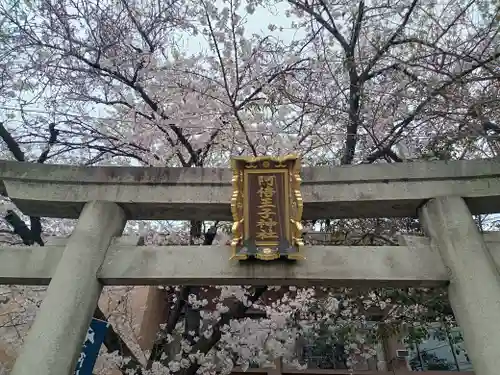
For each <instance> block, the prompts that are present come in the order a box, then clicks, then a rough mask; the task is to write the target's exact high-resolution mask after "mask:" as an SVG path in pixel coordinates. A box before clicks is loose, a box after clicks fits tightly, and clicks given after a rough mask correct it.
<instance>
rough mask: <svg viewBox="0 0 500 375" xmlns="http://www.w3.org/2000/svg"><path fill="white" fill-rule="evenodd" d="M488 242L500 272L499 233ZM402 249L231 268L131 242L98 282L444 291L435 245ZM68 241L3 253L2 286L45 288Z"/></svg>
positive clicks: (201, 254) (323, 249) (187, 249)
mask: <svg viewBox="0 0 500 375" xmlns="http://www.w3.org/2000/svg"><path fill="white" fill-rule="evenodd" d="M484 239H485V242H486V244H487V245H488V248H489V250H490V252H491V255H492V257H493V259H494V261H495V263H496V264H497V267H498V268H499V270H500V232H487V233H485V234H484ZM399 242H400V243H401V244H403V245H402V246H306V247H305V249H304V255H305V256H306V258H307V259H306V260H304V261H299V262H297V263H295V264H293V263H287V262H279V261H273V262H261V261H255V262H251V261H248V262H237V261H229V257H230V250H229V249H228V247H227V246H134V245H132V243H136V240H134V241H129V240H128V237H123V238H120V239H118V240H116V241H115V242H114V243H113V244H112V245H111V247H110V249H109V250H108V254H107V256H106V258H105V261H104V263H103V264H102V266H101V268H100V272H99V275H98V277H99V278H100V279H101V281H102V282H103V283H104V284H106V285H178V284H184V285H297V286H307V285H324V286H346V287H356V286H361V287H383V286H393V287H409V286H413V287H417V286H427V287H432V286H439V285H444V284H445V283H447V281H448V276H447V273H446V270H445V268H444V266H443V264H442V262H441V258H440V257H439V255H438V254H437V253H436V252H435V250H433V248H432V247H431V246H430V243H429V239H428V238H425V237H417V236H402V237H401V238H400V239H399ZM64 245H65V241H64V240H56V241H51V242H49V244H48V246H44V247H35V246H4V247H0V284H24V285H46V284H48V283H49V282H50V279H51V278H52V275H53V274H54V272H55V269H56V267H57V264H58V262H59V259H60V258H61V255H62V252H63V250H64Z"/></svg>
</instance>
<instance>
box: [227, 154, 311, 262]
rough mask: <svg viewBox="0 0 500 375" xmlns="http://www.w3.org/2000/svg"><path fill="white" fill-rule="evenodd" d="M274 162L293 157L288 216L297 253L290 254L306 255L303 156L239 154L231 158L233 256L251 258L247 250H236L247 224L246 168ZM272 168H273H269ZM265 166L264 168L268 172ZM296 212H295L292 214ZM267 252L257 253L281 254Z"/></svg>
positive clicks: (263, 256) (268, 256)
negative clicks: (301, 157) (244, 183)
mask: <svg viewBox="0 0 500 375" xmlns="http://www.w3.org/2000/svg"><path fill="white" fill-rule="evenodd" d="M265 161H269V162H273V163H277V164H286V163H287V162H290V161H293V164H292V168H290V169H289V179H290V180H289V187H290V189H289V196H290V201H291V202H290V205H289V207H288V212H289V215H290V217H289V220H290V223H291V224H292V225H291V226H290V232H291V240H292V245H294V246H296V247H297V249H298V252H297V253H295V254H290V255H289V256H288V258H289V259H295V260H302V259H305V257H304V256H303V255H302V254H301V249H302V247H303V246H304V241H303V240H302V230H303V228H302V224H301V220H302V212H303V209H304V204H303V200H302V194H301V192H300V185H301V183H302V179H301V177H300V167H301V165H300V159H299V157H298V156H297V155H293V154H292V155H286V156H278V157H274V156H250V157H247V156H240V157H233V158H232V159H231V168H232V171H233V177H232V186H233V194H232V196H231V213H232V215H233V226H232V236H233V239H232V241H231V249H232V257H231V259H238V260H245V259H248V255H246V254H237V247H238V245H239V244H240V243H241V242H242V241H243V226H244V220H245V219H244V215H243V213H242V212H243V206H244V185H243V179H244V174H245V170H248V169H253V168H257V166H256V165H254V164H255V163H257V162H265ZM283 166H284V165H283ZM270 170H271V169H270ZM265 171H266V170H265V169H264V170H263V172H264V173H265ZM292 212H294V214H292ZM265 250H266V249H264V252H263V253H262V254H259V255H258V258H259V259H262V260H273V259H277V258H279V256H280V255H279V254H276V253H267V254H266V252H265Z"/></svg>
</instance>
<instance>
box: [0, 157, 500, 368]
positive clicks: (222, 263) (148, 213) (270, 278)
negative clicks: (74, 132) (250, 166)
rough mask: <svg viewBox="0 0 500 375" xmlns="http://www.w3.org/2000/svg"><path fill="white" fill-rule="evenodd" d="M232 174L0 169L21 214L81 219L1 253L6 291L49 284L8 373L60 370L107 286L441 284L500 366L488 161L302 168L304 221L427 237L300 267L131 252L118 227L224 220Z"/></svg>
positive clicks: (202, 254) (208, 253)
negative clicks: (410, 220) (377, 225)
mask: <svg viewBox="0 0 500 375" xmlns="http://www.w3.org/2000/svg"><path fill="white" fill-rule="evenodd" d="M231 177H232V175H231V171H230V170H229V169H210V168H138V167H137V168H135V167H90V168H88V167H74V166H64V165H40V164H30V163H18V162H8V161H1V162H0V181H1V182H2V184H1V185H0V188H1V189H2V190H3V194H5V195H8V196H9V197H10V198H11V199H12V201H13V202H14V203H15V204H16V205H17V207H18V208H19V209H20V210H21V211H23V213H25V214H26V215H30V216H41V217H55V218H78V223H77V225H76V227H75V229H74V231H73V233H72V235H71V236H70V237H69V239H68V240H67V241H66V242H65V243H63V242H59V241H56V242H54V243H53V244H50V243H49V244H48V245H47V246H45V247H36V248H34V247H5V246H4V247H1V248H0V283H1V284H48V285H49V287H48V291H47V295H46V297H45V299H44V301H43V303H42V305H41V307H40V310H39V312H38V314H37V317H36V320H35V322H34V323H33V326H32V328H31V329H30V331H29V333H28V336H27V338H26V340H25V344H24V347H23V349H22V350H21V353H20V355H19V357H18V359H17V361H16V363H15V366H14V368H13V371H12V374H13V375H33V374H37V375H68V374H70V373H71V371H72V370H73V369H74V366H75V363H76V359H77V356H78V354H79V352H80V349H81V344H82V342H83V339H84V337H85V333H86V331H87V328H88V325H89V322H90V320H91V318H92V314H93V312H94V309H95V307H96V304H97V301H98V298H99V295H100V292H101V289H102V286H103V285H157V284H167V285H168V284H184V285H203V284H212V285H213V284H235V285H242V284H245V285H250V284H252V285H298V286H302V285H329V286H367V287H368V286H370V287H381V286H395V287H403V286H413V287H418V286H427V287H434V286H442V285H448V288H449V297H450V303H451V306H452V308H453V310H454V312H455V315H456V317H457V320H458V322H459V324H460V326H461V327H462V329H463V333H464V339H465V344H466V348H467V351H468V353H469V356H470V358H471V359H472V362H473V365H474V368H475V372H476V374H477V375H497V374H498V372H499V369H500V355H499V353H500V324H499V323H500V276H499V269H500V236H498V235H496V234H495V233H487V234H484V235H483V234H481V233H480V232H479V231H478V229H477V227H476V225H475V223H474V220H473V218H472V214H480V213H498V212H500V163H498V162H496V161H488V160H475V161H453V162H413V163H399V164H379V165H360V166H346V167H316V168H304V169H303V171H302V179H303V184H302V196H303V199H304V214H303V217H304V219H321V218H363V217H405V216H412V217H415V216H418V217H419V218H420V219H421V222H422V225H423V227H424V229H425V231H426V233H427V235H428V237H402V238H401V241H400V246H310V247H308V246H306V247H305V248H304V250H303V251H302V253H303V254H304V255H305V256H306V258H307V260H305V261H299V262H297V264H293V265H289V264H288V265H286V264H282V263H280V262H267V263H266V262H259V263H256V262H247V263H245V262H240V263H238V262H237V261H229V260H228V259H229V256H230V253H231V249H230V248H229V247H225V246H219V247H218V246H203V247H200V246H183V247H182V248H180V247H175V246H168V247H161V246H140V247H138V246H135V244H130V243H126V242H124V241H123V240H120V239H119V238H117V237H119V236H120V235H121V233H122V231H123V228H124V226H125V223H126V221H127V220H132V219H137V220H143V219H144V220H147V219H164V220H193V219H195V220H203V219H205V220H228V221H230V220H231V218H232V217H231V210H230V199H231Z"/></svg>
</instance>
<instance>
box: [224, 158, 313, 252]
mask: <svg viewBox="0 0 500 375" xmlns="http://www.w3.org/2000/svg"><path fill="white" fill-rule="evenodd" d="M231 167H232V170H233V179H232V183H233V195H232V197H231V211H232V214H233V229H232V235H233V239H232V241H231V247H232V250H233V255H232V259H240V260H244V259H249V258H257V259H261V260H274V259H279V258H288V259H294V260H298V259H304V257H303V256H302V254H301V253H300V250H301V248H302V246H304V242H303V240H302V224H301V220H302V209H303V203H302V196H301V194H300V183H301V181H302V180H301V178H300V159H299V158H298V157H297V156H296V155H288V156H283V157H271V156H258V157H234V158H232V160H231Z"/></svg>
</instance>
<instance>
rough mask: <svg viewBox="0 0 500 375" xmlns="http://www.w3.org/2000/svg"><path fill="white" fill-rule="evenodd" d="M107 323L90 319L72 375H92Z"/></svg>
mask: <svg viewBox="0 0 500 375" xmlns="http://www.w3.org/2000/svg"><path fill="white" fill-rule="evenodd" d="M108 327H109V323H108V322H105V321H103V320H99V319H95V318H92V321H91V322H90V327H89V329H88V330H87V336H86V337H85V341H84V342H83V348H82V351H81V353H80V356H79V357H78V360H77V361H76V368H75V373H74V375H92V370H93V369H94V365H95V361H96V360H97V356H98V355H99V350H100V349H101V345H102V343H103V341H104V338H105V337H106V331H107V330H108Z"/></svg>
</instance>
